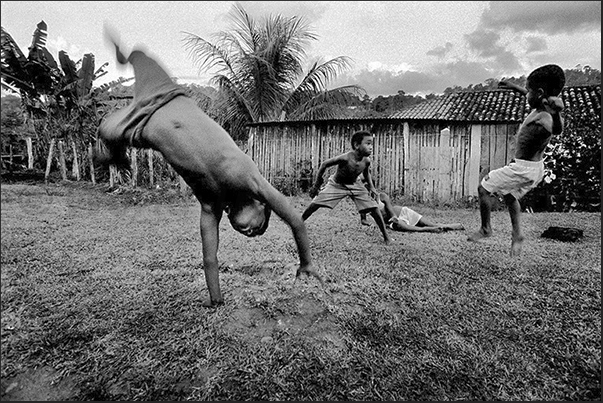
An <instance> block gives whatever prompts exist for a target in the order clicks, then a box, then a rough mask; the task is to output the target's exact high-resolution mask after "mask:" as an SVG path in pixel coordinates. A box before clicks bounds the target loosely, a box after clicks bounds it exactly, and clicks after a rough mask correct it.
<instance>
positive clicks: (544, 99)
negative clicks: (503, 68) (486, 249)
mask: <svg viewBox="0 0 603 403" xmlns="http://www.w3.org/2000/svg"><path fill="white" fill-rule="evenodd" d="M564 85H565V74H564V72H563V70H562V69H561V67H559V66H557V65H554V64H548V65H546V66H542V67H539V68H537V69H535V70H534V71H532V72H531V73H530V75H529V76H528V78H527V83H526V87H527V89H524V88H521V87H519V86H517V85H515V84H512V83H509V82H505V81H501V82H500V83H499V87H501V88H505V89H512V90H515V91H518V92H520V93H521V94H524V95H526V97H527V101H528V104H529V105H530V107H531V108H532V110H531V112H530V114H529V115H528V116H527V117H526V118H525V120H524V121H523V123H522V124H521V126H520V127H519V131H518V132H517V139H516V142H515V159H514V160H512V161H511V162H510V163H509V164H508V165H506V166H504V167H502V168H498V169H495V170H493V171H490V173H489V174H488V175H486V176H485V177H484V178H483V179H482V181H481V183H480V185H479V187H478V194H479V205H480V216H481V227H480V228H479V229H478V230H477V231H476V232H474V233H473V234H471V235H469V237H468V240H470V241H478V240H480V239H482V238H486V237H489V236H491V235H492V227H491V225H490V212H491V209H492V203H493V200H494V196H493V195H494V194H499V195H502V196H503V198H504V200H505V204H506V205H507V208H508V209H509V215H510V216H511V226H512V232H511V256H519V255H520V254H521V247H522V244H523V241H524V235H523V234H522V232H521V226H520V214H521V206H520V204H519V199H520V198H521V197H523V196H524V195H525V194H526V193H528V192H529V191H530V190H531V189H533V188H535V187H536V186H537V185H538V184H539V183H540V181H542V178H543V177H544V160H543V154H544V150H545V149H546V147H547V145H548V144H549V142H550V140H551V137H552V136H553V135H558V134H560V133H561V131H562V130H563V120H562V118H561V116H560V114H559V112H560V111H561V110H562V109H563V102H562V101H561V99H560V98H559V97H558V95H559V93H560V92H561V90H562V88H563V86H564Z"/></svg>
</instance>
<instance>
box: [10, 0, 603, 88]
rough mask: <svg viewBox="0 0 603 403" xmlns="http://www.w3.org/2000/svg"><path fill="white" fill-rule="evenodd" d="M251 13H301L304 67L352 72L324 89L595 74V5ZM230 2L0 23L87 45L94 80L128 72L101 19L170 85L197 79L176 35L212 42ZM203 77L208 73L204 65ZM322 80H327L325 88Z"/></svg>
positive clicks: (76, 10) (479, 4) (20, 34)
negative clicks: (333, 63) (541, 73)
mask: <svg viewBox="0 0 603 403" xmlns="http://www.w3.org/2000/svg"><path fill="white" fill-rule="evenodd" d="M239 3H241V4H242V5H243V7H244V8H245V9H246V10H247V12H248V13H249V14H250V15H251V16H252V17H256V18H261V17H263V16H267V15H270V14H281V15H283V16H303V17H304V18H305V19H306V20H307V21H308V22H309V25H310V27H311V29H312V31H313V32H314V33H315V34H316V35H317V36H318V39H317V40H316V41H313V42H311V44H310V45H309V46H308V49H307V50H308V63H310V62H311V61H314V60H316V59H321V60H322V61H326V60H329V59H331V58H334V57H337V56H347V57H349V58H351V60H352V62H353V66H352V69H351V70H349V71H348V72H347V73H346V75H345V76H341V78H340V80H339V81H338V82H336V83H333V85H342V84H348V83H350V84H351V83H353V84H359V85H361V86H362V87H364V88H365V89H366V90H367V92H368V93H369V95H370V96H371V97H375V96H377V95H392V94H396V93H397V92H398V91H400V90H403V91H405V92H406V93H408V94H420V95H425V94H429V93H442V92H443V91H444V89H446V88H447V87H452V86H454V85H460V86H467V85H468V84H479V83H483V82H484V81H485V80H486V79H488V78H495V79H500V78H502V77H510V76H516V77H519V76H521V75H526V74H528V73H529V72H530V71H531V70H532V69H534V68H536V67H538V66H540V65H543V64H548V63H556V64H558V65H560V66H561V67H562V68H564V69H573V68H576V66H578V65H579V66H590V67H591V68H595V69H597V70H601V2H600V1H513V2H510V1H491V2H488V1H459V2H456V1H433V2H429V1H421V2H418V1H417V2H414V1H399V2H391V1H387V2H385V1H384V2H380V1H353V2H348V1H311V2H310V1H308V2H306V1H242V2H239ZM233 4H234V2H231V1H218V2H213V1H190V2H189V1H148V2H146V1H127V2H126V1H123V2H122V1H110V2H108V1H107V2H105V1H94V2H89V1H4V0H3V1H2V3H1V7H2V10H1V11H2V13H1V20H2V27H3V28H4V29H5V30H6V31H7V32H8V33H9V34H10V35H11V36H12V37H13V39H14V40H15V41H16V42H17V44H18V45H19V47H20V48H21V50H23V51H24V52H25V53H27V48H28V47H29V45H30V43H31V39H32V34H33V32H34V30H35V29H36V25H37V24H38V22H40V21H41V20H44V21H45V22H46V23H47V24H48V43H47V47H48V49H49V50H50V52H51V53H52V54H53V55H54V56H55V57H56V58H57V59H58V52H59V50H65V51H67V52H68V54H69V55H70V57H71V58H72V59H73V60H79V59H80V58H81V57H82V56H83V55H84V54H85V53H93V54H94V55H95V58H96V65H97V67H99V66H100V65H101V64H103V63H104V62H109V66H108V68H107V70H108V71H109V73H108V74H107V75H106V76H105V77H103V78H101V79H100V80H98V81H96V82H95V84H96V85H100V84H102V83H104V82H107V81H111V80H114V79H116V78H118V77H120V76H123V77H131V76H132V75H133V73H132V70H131V69H129V68H124V67H121V66H116V63H115V59H114V53H113V52H112V49H111V48H110V47H109V46H108V44H107V42H105V40H104V37H103V23H105V22H106V23H108V24H109V25H110V26H112V27H113V28H114V29H115V31H117V33H118V34H119V35H120V36H121V39H122V41H123V43H124V45H125V49H126V50H129V49H131V48H132V47H133V46H135V45H137V44H143V45H144V46H145V47H146V48H147V49H148V50H150V51H151V52H152V54H154V55H155V56H156V57H157V58H158V59H159V60H160V61H161V62H162V63H163V64H164V65H165V66H166V67H167V69H168V70H169V73H170V74H171V75H172V76H175V77H178V78H179V80H180V82H195V83H197V84H201V85H206V84H207V81H208V79H209V77H210V75H209V74H208V72H206V71H198V69H197V67H195V65H194V63H193V61H192V59H191V57H190V56H189V55H188V52H187V50H186V48H185V47H184V42H183V38H184V32H190V33H193V34H196V35H198V36H200V37H202V38H204V39H207V40H210V41H211V40H212V34H214V33H217V32H220V31H224V30H228V29H229V28H230V27H232V24H231V21H230V20H229V18H228V12H229V11H230V10H231V7H232V5H233ZM209 73H211V72H209ZM333 85H332V86H333Z"/></svg>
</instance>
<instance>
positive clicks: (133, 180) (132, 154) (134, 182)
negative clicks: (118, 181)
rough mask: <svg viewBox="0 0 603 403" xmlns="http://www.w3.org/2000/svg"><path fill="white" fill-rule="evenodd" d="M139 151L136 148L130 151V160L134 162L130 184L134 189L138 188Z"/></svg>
mask: <svg viewBox="0 0 603 403" xmlns="http://www.w3.org/2000/svg"><path fill="white" fill-rule="evenodd" d="M137 151H138V150H137V149H136V148H132V149H130V157H131V158H130V159H131V160H132V177H131V178H130V184H131V185H132V187H136V185H137V183H138V152H137Z"/></svg>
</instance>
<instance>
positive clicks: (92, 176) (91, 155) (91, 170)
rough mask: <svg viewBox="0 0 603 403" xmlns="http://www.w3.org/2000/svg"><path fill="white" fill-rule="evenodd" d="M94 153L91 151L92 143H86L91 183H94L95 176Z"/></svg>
mask: <svg viewBox="0 0 603 403" xmlns="http://www.w3.org/2000/svg"><path fill="white" fill-rule="evenodd" d="M93 158H94V154H93V152H92V143H88V159H89V160H90V180H91V181H92V184H93V185H96V177H95V176H94V159H93Z"/></svg>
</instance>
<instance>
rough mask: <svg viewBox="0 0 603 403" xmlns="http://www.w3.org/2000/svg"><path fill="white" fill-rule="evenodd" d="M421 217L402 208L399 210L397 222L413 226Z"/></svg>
mask: <svg viewBox="0 0 603 403" xmlns="http://www.w3.org/2000/svg"><path fill="white" fill-rule="evenodd" d="M421 217H423V216H422V215H421V214H419V213H417V212H416V211H414V210H412V209H409V208H408V207H402V208H401V209H400V214H399V215H398V222H400V221H402V222H405V223H406V224H407V225H412V226H415V225H417V223H418V222H419V220H421Z"/></svg>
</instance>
